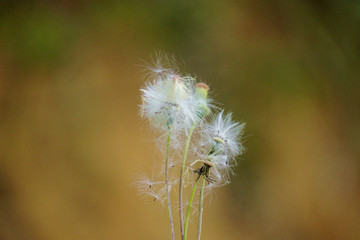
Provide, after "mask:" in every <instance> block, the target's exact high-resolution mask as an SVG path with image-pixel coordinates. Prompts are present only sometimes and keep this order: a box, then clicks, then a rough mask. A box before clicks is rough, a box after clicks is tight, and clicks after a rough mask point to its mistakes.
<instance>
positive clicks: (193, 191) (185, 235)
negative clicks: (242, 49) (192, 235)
mask: <svg viewBox="0 0 360 240" xmlns="http://www.w3.org/2000/svg"><path fill="white" fill-rule="evenodd" d="M198 180H199V178H196V180H195V183H194V186H193V189H192V192H191V196H190V201H189V205H188V208H187V212H186V218H185V227H184V240H186V239H187V230H188V226H189V219H190V211H191V205H192V202H193V200H194V196H195V192H196V185H197V182H198Z"/></svg>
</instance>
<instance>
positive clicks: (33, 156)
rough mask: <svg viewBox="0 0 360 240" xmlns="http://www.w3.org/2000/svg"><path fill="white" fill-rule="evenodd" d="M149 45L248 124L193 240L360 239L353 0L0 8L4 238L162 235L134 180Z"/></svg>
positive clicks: (356, 7) (153, 208)
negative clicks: (231, 170) (226, 180)
mask: <svg viewBox="0 0 360 240" xmlns="http://www.w3.org/2000/svg"><path fill="white" fill-rule="evenodd" d="M158 50H161V51H165V52H170V53H173V54H174V55H175V56H176V57H177V58H180V59H181V60H180V65H181V66H180V67H181V69H182V70H184V71H185V72H189V73H194V74H197V76H198V77H199V78H200V79H201V80H203V81H205V82H207V83H208V84H209V85H210V86H211V88H212V90H213V92H214V94H213V95H214V96H215V97H216V100H217V101H218V102H221V103H223V104H224V105H223V106H224V107H225V108H226V109H228V110H231V111H232V112H234V117H235V118H236V119H237V120H243V121H246V122H247V129H246V134H245V135H246V136H247V137H246V142H245V145H246V147H247V149H248V151H247V153H246V154H245V155H243V156H242V158H241V159H240V160H239V162H240V163H239V166H238V167H237V170H236V171H237V175H236V176H235V177H234V178H233V183H232V184H230V185H228V186H227V187H225V188H222V189H219V190H218V191H217V192H216V193H215V195H214V196H213V198H212V202H211V207H209V203H207V205H206V208H205V212H204V229H203V239H360V189H359V183H360V176H359V170H360V169H359V167H360V166H359V164H360V163H359V159H360V147H359V146H360V111H359V109H360V93H359V91H360V82H359V80H360V2H359V1H355V0H353V1H340V0H339V1H335V0H329V1H315V0H313V1H311V0H305V1H286V0H274V1H265V0H264V1H245V0H243V1H235V0H233V1H228V0H226V1H216V0H206V1H205V0H195V1H165V0H164V1H162V0H157V1H141V0H135V1H121V0H116V1H115V0H110V1H85V0H74V1H70V0H63V1H61V0H58V1H55V0H53V1H2V2H1V3H0V136H1V137H0V239H4V240H12V239H39V240H42V239H46V240H47V239H54V240H56V239H87V240H91V239H169V238H170V235H169V230H168V220H167V214H166V208H163V207H161V206H159V205H158V204H154V203H153V202H152V201H151V200H150V201H144V200H143V199H141V198H139V197H138V196H137V192H136V189H135V188H134V187H132V186H131V182H132V181H133V176H134V173H135V174H136V173H137V171H138V168H139V166H141V167H145V168H146V167H151V163H153V160H154V159H152V158H153V157H152V156H154V149H153V147H154V145H153V142H152V140H153V139H154V138H155V137H156V136H155V135H154V134H153V133H151V132H150V131H149V130H148V129H147V127H144V123H143V121H142V120H141V119H140V117H139V116H138V115H137V112H138V104H139V88H140V87H141V86H142V85H143V80H142V79H141V73H139V71H140V70H141V69H139V67H138V65H139V64H142V60H149V59H150V55H151V54H152V53H153V52H154V51H158ZM182 62H184V63H185V64H181V63H182ZM208 200H209V199H208ZM195 223H196V220H194V224H193V225H192V226H191V229H190V231H191V232H190V237H191V239H193V238H194V237H195V226H196V224H195Z"/></svg>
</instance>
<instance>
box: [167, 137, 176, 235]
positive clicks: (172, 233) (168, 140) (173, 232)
mask: <svg viewBox="0 0 360 240" xmlns="http://www.w3.org/2000/svg"><path fill="white" fill-rule="evenodd" d="M170 136H171V133H170V130H169V133H168V138H167V143H166V153H165V186H166V199H167V202H168V209H169V219H170V228H171V236H172V239H173V240H175V231H174V223H173V217H172V212H171V201H170V190H169V167H168V165H169V147H170Z"/></svg>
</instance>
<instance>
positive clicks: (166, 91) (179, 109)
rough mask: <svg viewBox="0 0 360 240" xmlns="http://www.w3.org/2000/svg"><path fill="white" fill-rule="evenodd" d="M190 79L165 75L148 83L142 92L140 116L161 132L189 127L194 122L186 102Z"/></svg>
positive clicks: (188, 94) (188, 95)
mask: <svg viewBox="0 0 360 240" xmlns="http://www.w3.org/2000/svg"><path fill="white" fill-rule="evenodd" d="M192 81H193V80H192V79H183V78H182V77H180V76H179V75H173V74H165V75H164V76H159V78H158V79H156V80H153V81H151V82H148V83H147V84H146V86H145V88H143V89H141V92H142V105H141V115H142V116H143V117H145V118H148V119H149V121H150V124H151V125H152V126H154V127H156V128H159V129H162V130H169V129H171V130H178V129H183V128H186V127H189V126H190V125H191V123H192V122H193V121H194V118H195V116H194V115H193V114H192V111H191V107H190V104H189V101H188V98H189V97H190V94H191V92H190V86H191V84H192Z"/></svg>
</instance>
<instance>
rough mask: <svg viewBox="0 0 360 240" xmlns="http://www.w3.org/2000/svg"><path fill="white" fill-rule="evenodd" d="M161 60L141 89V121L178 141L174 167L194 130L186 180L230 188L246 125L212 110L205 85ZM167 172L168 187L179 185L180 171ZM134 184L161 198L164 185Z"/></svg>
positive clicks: (222, 111) (150, 71) (162, 182)
mask: <svg viewBox="0 0 360 240" xmlns="http://www.w3.org/2000/svg"><path fill="white" fill-rule="evenodd" d="M164 59H165V58H164V57H158V58H157V59H156V60H155V63H154V64H153V66H151V67H147V73H148V74H147V82H146V83H145V86H144V87H143V88H142V89H141V90H140V91H141V105H140V115H141V117H143V118H145V119H147V120H148V122H149V123H150V126H151V127H153V128H155V129H157V130H158V131H159V132H160V133H162V135H167V134H171V136H172V139H174V138H175V139H176V141H178V143H179V142H180V144H178V143H177V144H174V145H175V146H177V147H176V148H175V149H173V150H175V151H178V152H179V154H178V155H176V154H175V155H173V157H174V158H176V157H179V159H178V161H176V160H175V161H173V162H174V163H179V162H181V159H180V158H181V157H180V156H181V154H182V151H183V150H184V145H185V139H186V136H187V134H188V133H189V131H191V129H192V130H193V131H194V138H193V139H192V140H191V142H190V147H189V149H190V152H191V153H192V154H190V156H189V158H188V161H187V162H186V169H187V170H188V171H186V172H185V173H186V176H185V178H186V179H187V180H186V181H189V182H191V183H193V182H194V178H195V179H196V178H199V177H201V176H203V177H205V178H206V180H207V182H208V185H209V186H212V187H213V186H222V185H224V184H227V183H229V182H230V176H231V175H232V173H233V168H234V166H236V165H237V162H236V157H237V156H239V155H241V154H242V153H243V152H244V150H245V149H244V146H243V145H242V143H241V137H242V135H243V131H244V127H245V124H244V123H239V122H234V121H233V120H232V114H231V113H228V114H225V113H224V110H221V109H219V108H218V107H215V106H214V105H215V104H213V101H212V99H211V98H210V97H209V96H208V93H209V90H210V88H209V87H208V85H207V84H205V83H202V82H197V79H196V78H195V77H192V76H190V75H182V74H181V73H179V71H178V70H177V68H176V67H175V66H169V62H166V61H164ZM175 165H176V164H175ZM170 167H174V165H171V166H169V168H170ZM189 170H190V171H189ZM169 173H170V177H169V179H170V183H169V184H170V186H173V185H174V184H176V183H178V179H177V178H178V176H175V175H176V174H178V172H177V171H170V172H169ZM171 179H172V180H171ZM175 179H176V180H175ZM137 183H138V187H139V190H140V191H141V192H146V193H145V194H149V195H151V196H152V197H153V198H154V199H158V200H160V201H161V200H163V199H164V192H165V191H164V189H165V183H164V181H154V182H152V181H150V180H148V179H146V178H142V179H140V180H139V181H137ZM159 186H162V187H159ZM171 189H173V188H171Z"/></svg>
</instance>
